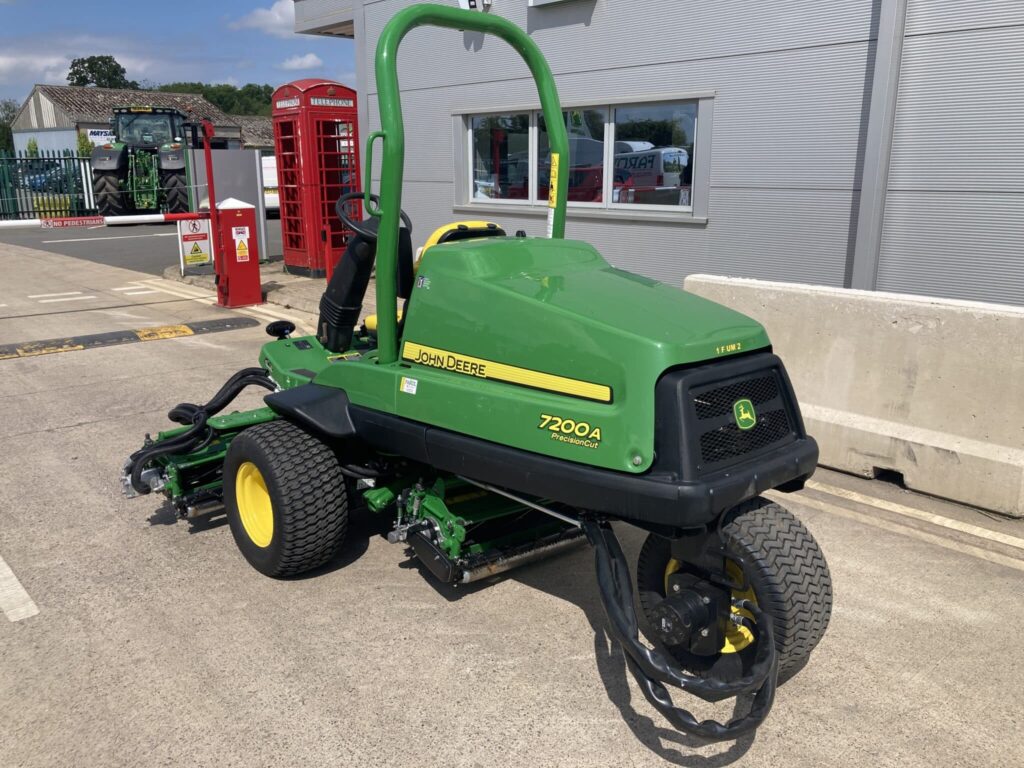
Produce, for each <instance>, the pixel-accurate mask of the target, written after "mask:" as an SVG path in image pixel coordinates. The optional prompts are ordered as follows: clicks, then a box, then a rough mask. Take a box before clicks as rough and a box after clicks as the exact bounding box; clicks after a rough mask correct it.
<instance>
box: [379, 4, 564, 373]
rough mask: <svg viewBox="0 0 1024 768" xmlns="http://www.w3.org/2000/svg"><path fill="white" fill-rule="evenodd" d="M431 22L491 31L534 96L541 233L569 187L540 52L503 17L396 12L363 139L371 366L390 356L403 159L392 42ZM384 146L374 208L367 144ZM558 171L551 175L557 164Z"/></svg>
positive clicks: (554, 232) (554, 222) (427, 8)
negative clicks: (543, 127)
mask: <svg viewBox="0 0 1024 768" xmlns="http://www.w3.org/2000/svg"><path fill="white" fill-rule="evenodd" d="M423 26H434V27H448V28H449V29H459V30H468V31H471V32H483V33H485V34H490V35H495V36H497V37H500V38H501V39H502V40H504V41H505V42H507V43H508V44H509V45H511V46H512V47H513V48H515V49H516V51H518V52H519V55H520V56H522V57H523V60H524V61H525V62H526V64H527V66H528V67H529V68H530V73H531V74H532V75H533V79H534V81H535V82H536V83H537V92H538V94H539V95H540V105H541V108H542V109H543V111H544V120H545V122H546V123H547V129H548V142H549V146H550V148H551V174H550V175H551V180H550V185H549V188H550V191H549V196H548V205H549V211H548V236H549V237H555V238H561V237H564V236H565V197H566V194H568V191H569V173H568V167H567V166H568V161H569V137H568V135H567V134H566V130H565V121H563V120H562V106H561V103H560V102H559V101H558V91H557V90H556V88H555V80H554V78H553V77H552V75H551V69H550V68H549V67H548V63H547V61H546V60H545V59H544V54H542V53H541V52H540V48H538V47H537V44H536V43H534V42H533V40H531V39H530V36H529V35H527V34H526V33H525V32H524V31H523V30H521V29H520V28H519V27H517V26H516V25H515V24H513V23H512V22H511V21H509V20H508V19H504V18H502V17H500V16H493V15H491V14H488V13H478V12H474V11H463V10H461V9H459V8H449V7H446V6H442V5H432V4H429V3H424V4H421V5H413V6H410V7H408V8H405V9H404V10H401V11H399V12H398V13H396V14H395V15H394V17H393V18H392V19H391V21H389V22H388V23H387V25H386V26H385V27H384V30H383V32H381V35H380V39H379V40H378V41H377V63H376V73H377V97H378V103H379V108H380V122H381V130H379V131H375V132H374V133H372V134H370V136H369V138H367V140H366V170H365V181H364V183H363V190H364V192H365V197H364V205H365V207H366V211H367V212H368V213H369V214H370V215H372V216H379V217H380V226H379V236H378V240H377V340H378V353H377V362H378V363H379V364H382V365H383V364H388V363H394V362H396V361H397V360H398V321H397V311H398V296H397V294H396V285H395V280H396V277H395V276H396V273H397V262H398V221H399V219H398V215H399V211H400V210H401V208H402V173H403V166H404V164H405V128H404V126H403V124H402V100H401V95H400V93H399V89H398V46H399V44H400V43H401V42H402V38H404V37H405V35H406V33H407V32H409V30H411V29H414V28H415V27H423ZM377 139H380V140H381V141H382V142H383V144H384V155H383V162H382V164H381V174H380V208H377V207H376V206H374V205H372V203H371V202H370V198H369V195H370V178H371V174H372V171H373V143H374V141H376V140H377ZM563 159H564V162H565V164H566V167H565V170H564V171H563V172H562V173H559V165H560V161H561V160H563Z"/></svg>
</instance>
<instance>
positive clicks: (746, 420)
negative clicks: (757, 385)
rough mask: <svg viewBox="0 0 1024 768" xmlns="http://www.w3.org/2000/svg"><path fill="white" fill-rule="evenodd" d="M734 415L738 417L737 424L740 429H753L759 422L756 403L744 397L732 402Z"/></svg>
mask: <svg viewBox="0 0 1024 768" xmlns="http://www.w3.org/2000/svg"><path fill="white" fill-rule="evenodd" d="M732 415H733V416H734V417H735V418H736V426H737V427H739V428H740V429H753V428H754V425H755V424H757V413H756V412H755V411H754V404H753V403H752V402H750V401H749V400H747V399H746V398H743V399H742V400H737V401H736V402H735V403H733V404H732Z"/></svg>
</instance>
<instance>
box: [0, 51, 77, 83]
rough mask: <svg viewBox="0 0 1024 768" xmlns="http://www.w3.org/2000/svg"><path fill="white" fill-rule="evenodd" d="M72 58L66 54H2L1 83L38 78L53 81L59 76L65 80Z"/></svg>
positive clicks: (0, 65) (0, 64)
mask: <svg viewBox="0 0 1024 768" xmlns="http://www.w3.org/2000/svg"><path fill="white" fill-rule="evenodd" d="M70 63H71V60H70V59H69V58H68V57H66V56H49V55H46V54H31V53H19V54H17V55H15V56H0V83H8V82H20V81H22V80H25V79H31V78H36V79H38V80H42V81H44V82H45V81H48V80H49V81H52V79H53V76H54V75H55V74H57V73H59V74H57V76H58V77H59V78H60V80H61V81H63V79H64V77H65V76H66V75H67V72H68V66H69V65H70Z"/></svg>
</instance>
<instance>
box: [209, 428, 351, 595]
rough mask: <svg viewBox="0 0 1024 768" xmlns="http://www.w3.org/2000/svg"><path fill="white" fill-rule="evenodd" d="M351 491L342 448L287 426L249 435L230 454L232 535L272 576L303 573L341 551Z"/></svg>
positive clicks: (227, 486) (227, 503) (227, 494)
mask: <svg viewBox="0 0 1024 768" xmlns="http://www.w3.org/2000/svg"><path fill="white" fill-rule="evenodd" d="M346 489H347V483H346V477H345V475H344V474H342V472H341V466H340V465H339V463H338V457H337V455H336V454H335V453H334V451H333V450H331V448H330V447H329V446H327V445H325V444H324V443H323V442H321V441H320V440H318V439H317V438H316V437H314V436H313V435H311V434H309V433H308V432H305V431H304V430H302V429H300V428H299V427H297V426H295V425H294V424H291V423H289V422H287V421H272V422H269V423H267V424H259V425H257V426H255V427H249V428H248V429H246V430H243V431H242V432H241V434H239V435H238V436H237V437H235V439H234V440H232V441H231V445H230V446H229V447H228V452H227V455H226V456H225V457H224V507H225V510H226V512H227V518H228V523H229V525H230V526H231V533H232V535H233V536H234V538H235V543H236V544H237V545H238V549H239V550H241V552H242V555H243V556H244V557H245V559H246V560H248V561H249V564H250V565H252V567H253V568H255V569H256V570H257V571H259V572H260V573H263V574H265V575H267V576H275V577H284V576H295V575H297V574H300V573H303V572H304V571H308V570H311V569H313V568H316V567H318V566H321V565H323V564H324V563H326V562H327V561H329V560H330V559H331V558H332V557H333V556H334V555H335V554H336V553H337V551H338V550H339V548H340V547H341V545H342V543H343V542H344V540H345V532H346V530H347V528H348V493H347V490H346Z"/></svg>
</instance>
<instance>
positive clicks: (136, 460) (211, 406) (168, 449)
mask: <svg viewBox="0 0 1024 768" xmlns="http://www.w3.org/2000/svg"><path fill="white" fill-rule="evenodd" d="M250 385H254V386H258V387H264V388H265V389H269V390H271V391H274V390H275V389H277V385H276V384H274V382H273V380H272V379H271V378H270V376H269V374H268V373H267V371H266V370H265V369H263V368H243V369H242V370H240V371H238V372H237V373H235V374H234V375H233V376H231V378H230V379H228V380H227V381H226V382H224V386H222V387H221V388H220V389H219V390H217V394H215V395H214V396H213V397H212V398H210V400H209V402H207V403H205V404H204V405H198V404H196V403H178V404H177V405H176V406H174V407H173V408H171V410H170V411H168V413H167V418H169V419H170V420H171V421H173V422H176V423H178V424H184V425H186V426H188V427H189V429H188V430H186V431H185V432H182V433H181V434H180V435H175V436H174V437H171V438H168V439H167V440H161V441H160V442H158V443H153V444H152V445H147V446H145V447H144V448H142V449H140V450H138V451H136V452H135V453H133V454H132V455H131V456H130V457H129V458H128V464H129V466H130V467H131V471H130V472H129V474H128V476H129V479H130V481H131V485H132V488H134V489H135V492H136V493H142V494H145V493H150V492H151V491H152V488H150V487H149V485H148V484H147V483H145V482H143V480H142V472H143V470H144V469H145V468H146V465H147V464H149V463H150V462H152V461H153V459H156V458H157V457H159V456H169V455H172V454H177V453H191V452H193V451H198V450H201V449H203V448H205V447H206V446H207V445H209V444H210V441H211V440H213V438H214V436H215V432H214V430H213V429H212V428H211V427H210V426H208V425H207V421H209V420H210V419H211V418H212V417H213V416H216V415H217V414H218V413H220V412H221V411H222V410H224V409H225V408H226V407H227V406H228V405H229V404H230V403H231V401H232V400H234V399H235V398H236V397H238V395H239V394H240V393H241V391H242V390H243V389H245V388H246V387H248V386H250Z"/></svg>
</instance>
